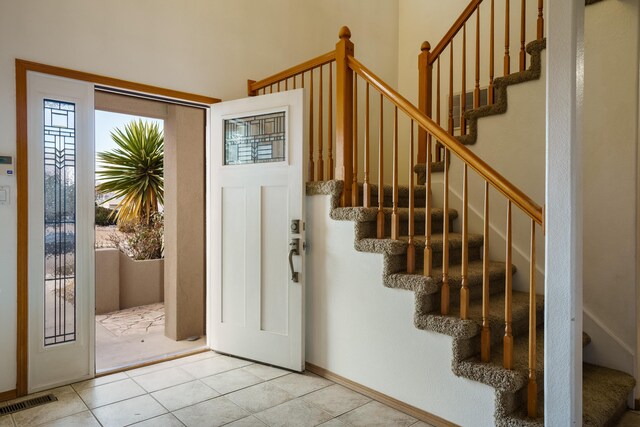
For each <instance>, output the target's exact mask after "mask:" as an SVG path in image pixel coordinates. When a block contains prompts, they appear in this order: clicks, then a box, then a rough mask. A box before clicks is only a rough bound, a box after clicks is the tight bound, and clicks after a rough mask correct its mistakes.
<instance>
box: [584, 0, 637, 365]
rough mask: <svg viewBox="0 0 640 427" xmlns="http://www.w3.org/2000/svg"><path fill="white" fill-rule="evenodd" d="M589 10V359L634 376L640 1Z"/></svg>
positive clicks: (614, 0)
mask: <svg viewBox="0 0 640 427" xmlns="http://www.w3.org/2000/svg"><path fill="white" fill-rule="evenodd" d="M585 15H586V16H585V18H586V19H585V76H584V86H585V99H584V105H585V108H584V123H585V132H584V173H583V176H584V190H583V191H584V203H583V206H584V209H583V211H584V274H583V277H584V310H585V313H584V314H585V315H584V326H585V330H586V332H587V333H589V334H590V335H591V336H592V339H593V341H592V343H591V344H590V345H589V346H588V347H587V348H586V349H585V353H584V356H585V360H586V361H590V362H595V363H599V364H602V365H605V366H609V367H612V368H617V369H620V370H623V371H625V372H628V373H633V372H634V357H633V356H634V352H635V348H636V329H637V318H636V304H635V302H636V283H637V279H638V278H637V272H636V268H637V267H636V259H637V247H636V245H637V234H636V220H637V212H636V197H637V194H638V188H637V180H636V176H637V168H638V151H637V150H638V133H637V132H638V67H639V64H638V49H639V45H638V37H639V33H640V28H639V24H638V16H639V15H640V4H639V3H638V2H637V0H607V1H603V2H600V3H597V4H595V5H592V6H589V7H587V8H586V11H585Z"/></svg>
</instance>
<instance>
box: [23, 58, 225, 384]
mask: <svg viewBox="0 0 640 427" xmlns="http://www.w3.org/2000/svg"><path fill="white" fill-rule="evenodd" d="M15 67H16V193H17V203H16V204H17V216H18V218H17V226H18V230H17V242H16V255H17V283H16V286H17V331H16V332H17V353H16V359H17V372H16V395H17V397H20V396H25V395H26V394H27V390H28V375H29V365H28V361H29V353H28V349H29V348H28V339H29V321H28V316H29V302H28V301H29V300H28V298H29V269H28V255H29V245H28V238H29V221H28V215H29V194H28V179H29V170H28V138H27V132H28V127H27V125H28V124H27V114H28V109H27V108H28V105H27V72H28V71H34V72H39V73H42V74H48V75H52V76H58V77H65V78H69V79H73V80H79V81H85V82H90V83H93V84H97V85H102V86H111V87H114V88H119V89H126V90H130V91H135V92H139V93H143V94H144V93H148V94H151V95H157V96H162V97H165V98H173V99H176V100H182V101H189V102H192V103H196V104H200V105H202V107H203V108H204V107H207V106H209V105H210V104H216V103H218V102H220V101H221V100H220V99H218V98H212V97H208V96H204V95H197V94H193V93H189V92H181V91H177V90H173V89H166V88H161V87H158V86H151V85H147V84H143V83H136V82H131V81H127V80H121V79H116V78H112V77H106V76H102V75H98V74H92V73H86V72H83V71H76V70H71V69H68V68H61V67H56V66H52V65H46V64H41V63H37V62H32V61H25V60H22V59H16V61H15Z"/></svg>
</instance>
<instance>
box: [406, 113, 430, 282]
mask: <svg viewBox="0 0 640 427" xmlns="http://www.w3.org/2000/svg"><path fill="white" fill-rule="evenodd" d="M425 148H426V147H425ZM425 154H426V153H425ZM427 157H429V156H427ZM413 193H414V191H413V120H411V126H410V130H409V225H408V234H409V245H408V246H407V273H409V274H413V273H414V272H415V271H416V248H415V246H414V239H413V234H414V232H415V230H414V227H415V225H414V223H413V221H414V200H413Z"/></svg>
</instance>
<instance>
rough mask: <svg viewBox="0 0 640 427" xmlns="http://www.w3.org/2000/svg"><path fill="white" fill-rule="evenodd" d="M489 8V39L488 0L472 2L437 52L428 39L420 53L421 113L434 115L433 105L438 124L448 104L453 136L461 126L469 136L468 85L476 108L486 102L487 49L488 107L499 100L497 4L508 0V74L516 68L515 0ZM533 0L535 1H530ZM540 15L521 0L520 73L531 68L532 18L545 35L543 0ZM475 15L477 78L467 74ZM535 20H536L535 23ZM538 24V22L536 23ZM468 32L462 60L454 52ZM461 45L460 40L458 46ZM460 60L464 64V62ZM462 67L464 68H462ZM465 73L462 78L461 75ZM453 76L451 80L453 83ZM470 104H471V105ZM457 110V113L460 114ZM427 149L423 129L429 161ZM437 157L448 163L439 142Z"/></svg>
mask: <svg viewBox="0 0 640 427" xmlns="http://www.w3.org/2000/svg"><path fill="white" fill-rule="evenodd" d="M489 1H490V5H489V11H488V21H489V22H488V26H489V34H488V37H487V36H486V35H484V34H482V31H481V27H482V21H481V19H480V7H481V5H482V2H483V0H472V1H471V2H470V3H469V4H468V5H467V7H466V8H465V9H464V11H463V12H462V13H461V14H460V16H459V17H458V19H456V21H455V22H454V23H453V25H452V26H451V28H450V29H449V31H447V33H446V34H445V35H444V37H443V38H442V40H440V42H439V43H438V44H437V45H436V47H435V48H434V49H433V50H431V45H430V44H429V43H428V42H423V43H422V45H421V47H420V51H421V53H420V54H419V55H418V70H419V79H418V106H419V107H420V111H422V112H423V113H425V114H426V115H427V116H428V117H433V116H432V111H433V107H434V104H435V108H436V123H437V124H438V125H440V124H441V122H440V107H441V104H442V103H445V102H446V103H447V105H448V110H447V111H448V113H449V116H448V117H449V122H448V130H449V133H450V134H452V135H453V134H454V130H456V129H459V130H458V132H459V134H460V135H465V134H466V132H467V126H466V117H465V114H464V113H465V111H466V110H467V100H466V98H467V97H466V96H465V94H466V93H467V92H466V86H467V83H470V84H473V91H472V95H473V102H472V105H473V108H474V109H475V108H478V107H480V106H481V102H480V98H481V89H480V83H481V81H482V77H481V68H480V63H481V51H482V52H487V53H488V68H489V70H488V82H487V83H488V84H487V100H486V102H487V105H492V104H493V103H494V86H493V84H494V66H495V52H494V51H495V3H496V1H497V2H500V3H504V10H505V13H504V27H505V28H504V59H503V62H504V75H505V76H506V75H508V74H509V73H510V72H511V54H510V38H511V31H512V28H511V19H510V17H511V15H512V13H513V11H514V9H513V6H514V5H512V1H511V0H489ZM530 1H531V0H530ZM537 11H538V13H537V14H536V15H535V16H533V17H531V16H530V14H529V16H527V2H526V0H520V5H519V10H517V11H516V13H518V14H519V15H520V20H519V23H520V35H519V38H520V52H519V56H518V57H519V69H518V71H524V70H525V68H526V51H525V47H526V41H527V40H526V29H527V20H529V21H532V28H533V27H535V28H536V39H537V40H540V39H542V38H543V37H544V5H543V0H538V4H537ZM474 16H475V37H474V38H475V40H474V41H475V55H474V58H475V61H474V62H475V67H474V76H473V78H471V76H470V75H469V76H468V75H467V58H468V55H467V23H469V22H470V21H471V22H472V23H473V21H474V20H473V17H474ZM534 20H535V21H534ZM533 22H535V25H533ZM460 33H462V37H461V40H459V43H460V45H459V46H460V47H459V49H460V50H461V56H460V60H459V61H458V60H456V59H455V56H456V54H454V39H455V38H456V36H457V35H458V34H460ZM457 45H458V43H456V46H457ZM446 50H449V59H448V61H447V60H446V59H443V58H441V57H442V56H443V54H444V52H445V51H446ZM441 60H442V61H444V62H445V64H444V65H445V66H447V68H448V69H449V72H448V73H447V74H448V75H443V76H441V75H440V69H441V64H440V62H441ZM434 64H435V67H436V71H435V73H436V86H435V97H434V96H433V92H434V87H433V74H434V70H433V69H434ZM458 64H460V65H459V66H458ZM457 67H459V68H457ZM458 76H459V77H458ZM447 78H448V81H447ZM441 83H442V84H443V85H444V86H445V87H448V88H449V93H448V98H447V99H446V100H444V99H441V98H440V85H441ZM454 88H455V90H456V91H457V92H455V94H456V95H457V94H458V93H459V94H460V104H459V111H457V112H455V113H454V108H453V100H454ZM469 106H470V105H469ZM454 114H455V117H454ZM454 120H457V121H458V122H459V126H458V127H456V128H454ZM426 147H427V133H426V132H425V131H424V130H423V129H420V130H419V131H418V163H426V160H427V155H426ZM433 149H434V150H435V151H434V155H433V161H435V162H440V161H442V156H443V147H442V145H441V144H435V146H434V147H433Z"/></svg>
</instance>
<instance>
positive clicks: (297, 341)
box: [207, 89, 305, 371]
mask: <svg viewBox="0 0 640 427" xmlns="http://www.w3.org/2000/svg"><path fill="white" fill-rule="evenodd" d="M211 129H212V135H211V146H210V149H209V152H210V159H211V160H210V162H209V165H210V175H209V176H210V183H209V189H210V192H211V193H210V197H209V215H210V218H211V221H210V226H209V248H210V251H209V254H210V258H209V260H208V271H209V292H208V295H209V298H210V300H209V313H210V316H209V319H210V324H209V328H208V330H209V332H208V333H207V337H208V339H209V345H210V347H211V348H212V349H214V350H216V351H219V352H223V353H228V354H232V355H236V356H239V357H244V358H247V359H251V360H256V361H259V362H264V363H268V364H272V365H276V366H281V367H284V368H288V369H292V370H296V371H301V370H303V369H304V259H303V258H304V247H303V246H304V179H303V176H304V175H303V160H302V159H303V147H304V146H305V144H304V136H303V135H304V132H303V129H304V114H303V91H302V89H299V90H294V91H288V92H282V93H277V94H271V95H264V96H258V97H253V98H246V99H240V100H236V101H229V102H223V103H220V104H214V105H213V106H212V108H211ZM294 220H297V221H299V222H298V223H299V228H298V229H295V225H294V226H293V227H292V221H294ZM292 243H293V245H295V246H297V251H296V250H295V249H296V248H293V249H294V251H293V252H291V249H292V247H291V244H292Z"/></svg>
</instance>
